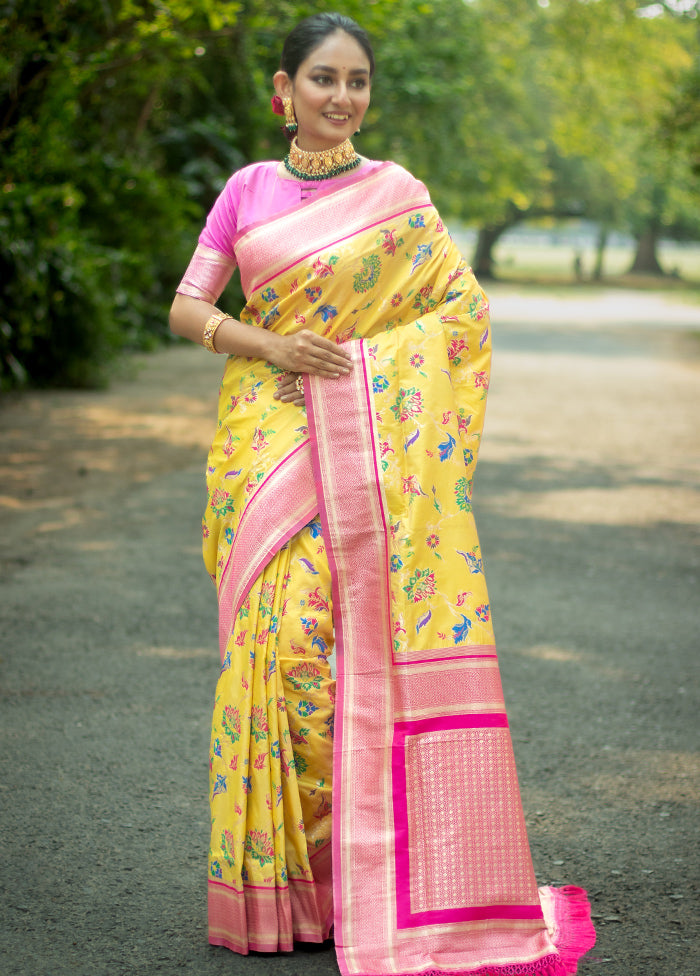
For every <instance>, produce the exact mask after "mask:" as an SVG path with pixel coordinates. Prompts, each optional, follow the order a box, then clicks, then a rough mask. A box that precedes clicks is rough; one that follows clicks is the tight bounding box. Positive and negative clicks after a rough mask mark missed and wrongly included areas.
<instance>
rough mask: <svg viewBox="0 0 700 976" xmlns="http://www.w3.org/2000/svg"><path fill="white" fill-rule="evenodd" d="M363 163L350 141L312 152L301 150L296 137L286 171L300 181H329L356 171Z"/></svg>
mask: <svg viewBox="0 0 700 976" xmlns="http://www.w3.org/2000/svg"><path fill="white" fill-rule="evenodd" d="M360 162H361V158H360V156H358V154H357V153H356V152H355V148H354V146H353V144H352V143H351V142H350V140H349V139H346V140H345V141H344V142H341V143H340V145H338V146H334V147H333V148H332V149H321V150H318V151H317V152H311V151H309V150H306V149H300V148H299V146H298V144H297V140H296V137H295V138H294V139H292V144H291V146H290V147H289V154H288V155H287V156H286V158H285V160H284V165H285V167H286V169H287V170H288V171H289V172H290V173H291V174H292V175H293V176H296V177H297V178H298V179H300V180H329V179H332V177H334V176H340V174H341V173H347V172H348V171H349V170H352V169H355V167H357V166H359V165H360Z"/></svg>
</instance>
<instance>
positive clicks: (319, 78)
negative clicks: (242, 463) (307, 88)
mask: <svg viewBox="0 0 700 976" xmlns="http://www.w3.org/2000/svg"><path fill="white" fill-rule="evenodd" d="M313 80H314V81H315V82H316V84H317V85H332V84H333V79H332V78H331V76H330V75H314V78H313Z"/></svg>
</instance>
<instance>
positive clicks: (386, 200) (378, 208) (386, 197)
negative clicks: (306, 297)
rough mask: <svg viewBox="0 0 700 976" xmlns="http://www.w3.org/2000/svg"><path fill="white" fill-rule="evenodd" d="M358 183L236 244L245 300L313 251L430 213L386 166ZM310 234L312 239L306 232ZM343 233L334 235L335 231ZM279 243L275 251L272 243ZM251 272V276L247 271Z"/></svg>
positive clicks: (425, 198) (397, 171)
mask: <svg viewBox="0 0 700 976" xmlns="http://www.w3.org/2000/svg"><path fill="white" fill-rule="evenodd" d="M359 182H360V180H359V178H358V180H357V181H355V182H353V183H351V184H349V185H345V186H342V187H338V188H333V190H332V192H328V193H324V194H323V196H321V197H317V198H314V199H313V200H311V201H305V202H304V203H303V204H302V205H301V206H298V207H295V208H292V209H291V210H287V211H285V212H284V213H282V214H280V215H279V216H278V217H275V218H273V219H272V220H269V221H267V222H265V223H262V224H260V225H258V226H251V227H246V228H245V230H243V231H242V232H241V235H240V237H237V238H236V246H237V248H238V251H237V259H238V266H239V269H240V270H241V282H242V284H243V291H244V292H245V295H246V297H247V298H248V299H250V296H251V295H252V294H253V293H254V292H255V291H258V290H259V289H260V288H262V287H263V286H264V285H265V284H267V283H268V282H270V281H272V280H273V279H274V278H276V277H278V276H279V275H280V274H283V273H284V272H285V271H287V270H288V269H289V268H291V267H293V266H294V265H295V264H297V263H298V262H299V261H302V260H303V259H304V258H305V257H308V256H309V255H310V254H313V253H315V252H316V251H318V250H320V249H322V248H324V247H331V246H332V245H334V244H336V243H338V242H339V241H343V240H347V239H349V238H351V237H353V236H354V235H355V234H358V233H360V232H362V231H364V230H367V229H368V228H370V227H376V226H377V225H378V224H380V223H382V222H383V221H385V220H389V219H392V218H393V217H395V216H399V215H400V214H403V213H409V212H410V211H411V210H414V209H415V208H416V207H424V208H427V207H430V208H433V203H432V201H431V200H430V195H429V194H428V191H427V190H426V188H425V186H424V185H423V184H422V183H420V182H419V181H418V180H416V179H415V177H413V176H411V174H410V173H409V172H408V171H407V170H405V169H403V168H402V167H401V166H397V165H396V164H395V163H386V164H385V165H383V166H381V167H379V168H378V169H377V170H374V171H373V172H371V173H369V174H367V175H366V176H364V177H363V182H364V187H363V192H362V193H361V194H358V192H357V186H358V183H359ZM311 227H313V229H314V232H313V234H311V232H310V228H311ZM339 227H342V228H343V233H342V234H340V235H339V234H338V228H339ZM280 239H283V240H284V248H283V249H282V250H280V248H279V247H278V246H277V242H278V241H279V240H280ZM248 269H250V270H248Z"/></svg>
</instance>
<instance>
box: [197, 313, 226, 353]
mask: <svg viewBox="0 0 700 976" xmlns="http://www.w3.org/2000/svg"><path fill="white" fill-rule="evenodd" d="M230 318H232V316H231V315H227V314H226V312H214V314H213V315H212V316H211V318H210V319H208V320H207V324H206V325H205V326H204V334H203V335H202V345H203V346H204V348H205V349H208V350H209V352H213V353H216V352H218V349H217V348H216V346H215V345H214V336H215V335H216V330H217V329H218V328H219V326H220V325H221V323H222V322H223V321H224V319H230Z"/></svg>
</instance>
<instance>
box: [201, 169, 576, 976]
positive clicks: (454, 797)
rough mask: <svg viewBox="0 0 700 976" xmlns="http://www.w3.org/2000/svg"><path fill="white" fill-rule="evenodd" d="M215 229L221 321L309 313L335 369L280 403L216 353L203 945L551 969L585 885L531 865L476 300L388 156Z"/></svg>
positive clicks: (376, 968) (350, 966)
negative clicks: (334, 354) (495, 605)
mask: <svg viewBox="0 0 700 976" xmlns="http://www.w3.org/2000/svg"><path fill="white" fill-rule="evenodd" d="M235 250H236V257H237V260H238V264H239V268H240V271H241V277H242V282H243V286H244V291H245V294H246V298H247V304H246V306H245V309H244V311H243V313H242V315H241V319H242V320H243V321H246V322H250V323H254V324H256V325H258V326H260V327H261V328H268V329H274V330H275V331H278V332H280V333H283V334H288V333H292V332H295V331H297V330H298V329H300V328H311V329H314V330H316V331H318V332H319V333H320V334H322V335H324V336H327V337H329V338H331V339H334V340H335V341H336V342H338V343H342V344H343V345H344V348H345V349H347V350H348V352H349V353H350V355H351V357H352V362H353V370H352V372H351V373H350V374H349V375H348V376H346V377H342V378H339V379H320V378H318V377H312V376H307V377H306V378H305V398H306V408H305V410H302V409H300V408H298V407H295V406H294V405H292V404H285V403H282V402H280V401H277V400H275V399H274V398H273V394H274V392H275V389H276V385H277V382H278V380H279V375H280V373H279V370H278V369H277V368H276V367H274V366H272V365H271V364H269V363H265V362H262V361H260V360H246V359H241V358H237V357H230V358H229V360H228V361H227V365H226V370H225V374H224V378H223V382H222V386H221V392H220V401H219V404H220V406H219V417H218V430H217V434H216V437H215V439H214V442H213V445H212V448H211V452H210V455H209V462H208V505H207V510H206V514H205V519H204V555H205V562H206V565H207V568H208V571H209V572H210V574H211V576H212V578H213V579H214V580H215V582H216V585H217V590H218V596H219V621H220V651H221V658H222V671H221V675H220V678H219V683H218V685H217V692H216V704H215V709H214V719H213V726H212V743H211V753H210V765H211V779H210V785H211V791H210V792H211V813H212V834H211V850H210V857H209V920H210V936H209V937H210V941H211V942H212V943H214V944H217V945H225V946H228V947H229V948H231V949H234V950H236V951H238V952H248V951H249V950H250V949H254V950H258V951H277V950H290V949H292V947H293V942H294V940H306V941H322V940H324V939H325V938H327V937H328V936H329V934H330V933H331V932H332V934H333V938H334V940H335V944H336V950H337V954H338V961H339V965H340V968H341V972H342V973H343V974H346V976H349V974H367V976H369V974H377V976H378V974H396V976H398V974H404V973H417V974H418V973H421V974H427V973H431V974H438V973H445V974H447V973H464V974H473V976H476V974H479V976H486V974H489V976H497V974H503V976H505V974H515V973H518V974H545V976H563V974H565V973H573V972H575V971H576V959H577V957H578V956H579V955H580V954H581V953H582V952H583V951H585V950H586V949H587V948H589V947H590V945H591V938H592V930H591V927H590V920H589V918H588V908H587V902H586V899H585V894H584V893H583V892H581V891H580V889H573V888H572V889H562V890H560V891H558V892H556V891H553V890H552V889H543V890H541V891H539V892H538V889H537V886H536V883H535V879H534V875H533V871H532V865H531V860H530V854H529V849H528V844H527V836H526V831H525V824H524V818H523V814H522V809H521V805H520V799H519V792H518V784H517V778H516V773H515V765H514V761H513V755H512V749H511V743H510V735H509V731H508V722H507V718H506V713H505V708H504V704H503V696H502V691H501V685H500V678H499V671H498V663H497V658H496V652H495V646H494V638H493V629H492V624H491V613H490V608H489V600H488V594H487V590H486V584H485V579H484V573H483V565H482V557H481V551H480V548H479V542H478V537H477V534H476V529H475V525H474V519H473V514H472V504H471V492H472V481H473V477H474V469H475V465H476V460H477V453H478V446H479V440H480V437H481V431H482V426H483V420H484V409H485V402H486V393H487V388H488V377H489V360H490V331H489V329H490V326H489V316H488V304H487V301H486V298H485V296H484V294H483V292H482V291H481V289H480V288H479V286H478V284H477V283H476V281H475V280H474V277H473V275H472V274H471V271H470V270H469V268H468V267H467V266H466V265H465V263H464V261H463V260H462V258H461V256H460V255H459V253H458V251H457V250H456V248H455V247H454V245H453V243H452V241H451V239H450V237H449V234H448V233H447V232H446V230H445V228H444V227H443V225H442V222H441V220H440V218H439V216H438V214H437V213H436V211H435V209H434V207H433V205H432V203H431V202H430V198H429V196H428V194H427V192H426V190H425V188H424V187H423V186H422V184H420V183H418V182H417V181H416V180H414V179H413V177H411V176H410V174H408V173H407V172H406V171H405V170H403V169H401V168H400V167H398V166H395V165H393V164H391V163H387V164H384V165H383V166H381V167H378V168H376V169H374V170H372V172H371V173H370V174H369V175H363V174H362V172H360V173H358V174H357V178H356V179H355V180H351V181H349V182H348V181H344V182H343V185H342V186H339V187H338V188H334V187H333V186H332V184H329V186H328V188H327V189H326V190H325V191H324V192H322V193H320V194H319V195H318V196H317V197H315V198H314V199H313V200H312V201H310V202H306V203H305V204H303V205H302V206H300V207H296V208H293V209H291V210H289V211H287V212H284V213H282V214H280V215H278V216H277V217H275V218H273V219H272V220H269V221H266V222H265V223H264V224H261V225H259V226H255V227H251V228H248V229H246V230H245V231H244V232H243V233H242V234H240V235H239V237H238V239H237V240H236V241H235ZM333 658H335V662H336V676H335V678H334V676H333V674H332V673H331V666H330V660H331V659H333Z"/></svg>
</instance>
